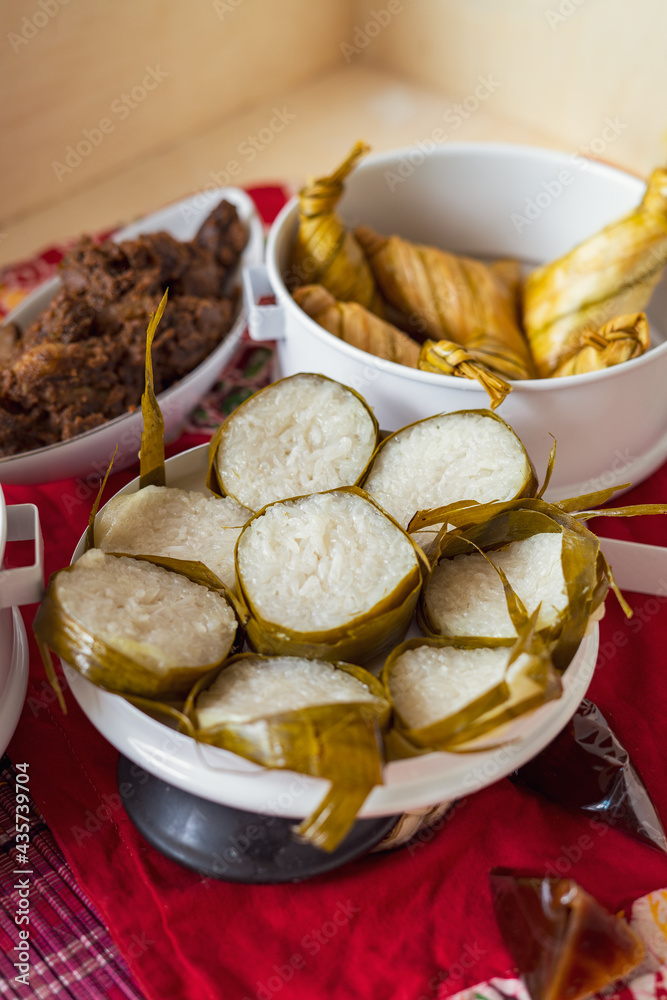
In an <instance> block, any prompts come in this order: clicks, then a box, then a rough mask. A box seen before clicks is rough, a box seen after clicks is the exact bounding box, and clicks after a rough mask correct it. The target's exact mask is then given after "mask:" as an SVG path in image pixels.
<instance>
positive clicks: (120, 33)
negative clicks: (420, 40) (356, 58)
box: [0, 0, 351, 228]
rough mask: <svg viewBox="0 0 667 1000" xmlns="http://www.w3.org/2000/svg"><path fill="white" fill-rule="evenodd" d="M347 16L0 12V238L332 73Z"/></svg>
mask: <svg viewBox="0 0 667 1000" xmlns="http://www.w3.org/2000/svg"><path fill="white" fill-rule="evenodd" d="M350 15H351V8H350V4H349V3H348V2H347V0H342V2H341V0H316V2H312V0H280V2H276V0H181V2H179V0H107V2H105V0H66V2H64V0H2V4H1V5H0V43H1V45H2V57H1V58H0V92H1V93H2V94H3V101H2V103H1V104H0V134H2V137H3V141H2V147H1V152H0V176H1V177H2V185H0V226H6V225H7V224H9V225H10V228H11V222H12V220H13V219H15V218H20V217H21V216H24V215H25V214H26V213H28V212H31V211H34V210H36V209H39V208H41V207H43V206H46V205H50V204H53V203H54V202H56V201H58V200H59V199H62V198H68V197H70V196H71V195H72V194H74V193H76V192H77V191H79V190H82V189H84V188H86V186H89V185H90V184H91V182H93V181H95V180H97V179H99V178H102V177H108V176H110V175H112V174H113V172H115V171H122V170H123V169H125V168H127V167H128V166H130V165H131V164H132V163H133V162H134V161H136V160H138V159H141V158H142V157H144V156H145V155H146V154H147V153H153V152H155V151H157V150H162V149H167V148H169V147H170V146H173V145H174V144H178V143H179V142H181V141H182V140H183V139H184V138H185V139H187V137H188V136H189V135H192V134H195V133H197V132H198V131H200V130H201V129H202V128H204V127H207V126H212V125H214V124H215V123H216V122H219V121H221V120H223V119H224V118H226V117H228V116H230V115H232V114H234V113H235V112H237V111H239V110H241V109H244V108H246V107H250V106H252V105H253V104H255V103H256V102H257V101H258V100H259V99H260V98H262V99H266V101H268V102H269V104H270V101H271V92H272V91H273V90H280V89H284V88H285V87H288V86H290V85H295V84H298V83H301V82H304V81H307V80H308V79H309V78H310V77H312V76H314V75H318V74H320V73H322V72H323V71H325V70H326V69H328V68H329V67H331V66H332V65H335V64H338V63H340V59H341V55H340V49H339V41H340V39H341V38H343V37H345V35H346V34H347V31H348V26H349V20H350ZM269 110H270V108H269ZM269 120H270V116H269V119H267V127H268V124H269ZM100 123H102V125H100ZM68 147H70V148H69V149H68ZM77 147H78V148H77Z"/></svg>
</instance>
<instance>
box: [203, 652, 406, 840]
mask: <svg viewBox="0 0 667 1000" xmlns="http://www.w3.org/2000/svg"><path fill="white" fill-rule="evenodd" d="M248 655H249V654H247V653H243V654H240V656H235V657H233V658H232V659H230V660H228V661H227V663H226V664H225V665H224V666H223V668H222V669H223V670H224V669H225V667H227V666H229V665H230V664H231V663H234V662H236V661H237V660H239V659H240V658H242V657H247V656H248ZM334 665H335V666H336V667H337V668H338V669H340V670H344V671H345V672H346V673H349V674H352V676H354V677H356V679H357V680H359V681H361V682H362V683H363V684H365V685H366V687H368V688H369V689H370V691H371V693H372V694H374V695H375V696H376V698H377V699H378V700H377V702H358V703H356V702H349V703H342V704H331V705H318V706H313V707H310V708H303V709H300V710H297V711H293V712H281V713H279V714H276V715H267V716H264V717H261V718H256V719H251V720H249V721H246V722H227V723H224V724H221V725H217V726H215V727H211V728H208V729H201V728H198V726H197V715H196V709H195V700H196V696H197V695H198V694H199V693H200V692H201V691H202V690H203V689H204V688H205V687H207V686H208V685H209V684H210V683H211V681H212V679H213V678H212V677H210V678H208V679H204V681H205V683H203V682H200V683H199V684H197V685H196V687H195V689H194V690H193V691H192V692H191V694H190V696H189V698H188V700H187V703H186V706H185V709H184V711H185V712H186V713H187V714H188V716H189V718H190V719H191V721H192V724H193V726H194V732H193V735H194V738H195V739H197V740H199V741H200V742H202V743H209V744H211V745H212V746H217V747H221V748H222V749H223V750H229V751H231V752H232V753H236V754H238V755H239V756H241V757H245V758H246V759H247V760H251V761H254V763H256V764H260V765H262V766H263V767H268V768H278V769H281V770H289V771H296V772H298V773H300V774H308V775H311V776H312V777H316V778H325V779H326V780H328V781H330V782H331V788H330V789H329V791H328V792H327V793H326V794H325V796H324V798H323V799H322V801H321V802H320V804H319V805H318V807H317V808H316V809H315V811H314V812H313V813H312V814H311V815H310V816H307V817H306V818H305V819H304V820H303V822H302V823H301V824H299V826H298V827H296V828H295V832H296V834H297V836H299V837H300V838H301V839H303V840H305V841H307V842H308V843H311V844H313V845H314V846H316V847H319V848H321V849H322V850H325V851H333V850H335V849H336V847H338V845H339V844H340V843H341V841H342V840H343V839H344V838H345V836H346V835H347V833H348V832H349V830H350V829H351V827H352V825H353V824H354V822H355V819H356V816H357V813H358V811H359V809H360V808H361V806H362V805H363V803H364V802H365V801H366V799H367V797H368V795H369V793H370V791H371V790H372V789H373V788H374V787H375V785H381V784H382V780H383V779H382V768H383V755H382V730H383V729H386V727H387V725H388V723H389V715H390V708H389V705H388V703H387V701H386V699H385V694H384V690H383V688H382V685H381V684H380V682H379V681H378V680H377V678H375V677H373V675H372V674H369V673H368V672H367V671H366V670H363V669H362V668H361V667H357V666H354V665H353V664H349V663H341V662H336V663H335V664H334ZM218 672H219V671H218ZM218 672H216V674H217V673H218Z"/></svg>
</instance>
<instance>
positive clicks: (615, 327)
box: [551, 313, 650, 378]
mask: <svg viewBox="0 0 667 1000" xmlns="http://www.w3.org/2000/svg"><path fill="white" fill-rule="evenodd" d="M577 343H578V346H577V347H576V348H575V349H574V351H573V352H572V353H571V354H569V355H567V356H566V357H564V358H563V359H562V361H561V362H560V363H559V365H558V367H557V368H556V369H555V371H553V372H552V373H551V377H552V378H561V377H562V376H564V375H581V374H582V373H583V372H596V371H602V370H603V369H605V368H612V367H613V366H614V365H620V364H622V363H623V362H624V361H630V360H631V359H632V358H638V357H639V356H640V355H641V354H643V353H644V352H645V351H647V350H648V348H649V345H650V337H649V329H648V320H647V319H646V316H645V314H644V313H631V314H630V315H629V316H616V318H615V319H612V320H610V321H609V323H605V324H604V326H601V327H600V329H599V330H585V331H584V332H583V333H582V334H580V336H579V339H578V342H577Z"/></svg>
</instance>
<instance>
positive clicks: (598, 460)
mask: <svg viewBox="0 0 667 1000" xmlns="http://www.w3.org/2000/svg"><path fill="white" fill-rule="evenodd" d="M564 173H566V174H567V176H568V177H569V181H568V182H567V183H566V184H561V183H560V181H559V177H561V176H563V175H564ZM401 178H402V179H401ZM644 190H645V184H644V183H643V182H642V181H641V180H640V179H639V178H637V177H634V176H632V175H630V174H628V173H626V172H624V171H622V170H619V169H616V168H614V167H611V166H609V165H607V164H603V163H599V162H595V161H592V160H586V159H584V158H583V157H578V158H575V157H573V156H572V155H571V154H567V153H563V152H557V151H554V150H548V149H533V148H530V147H526V146H513V145H505V144H501V143H475V142H471V143H445V144H443V145H441V146H437V147H434V148H433V149H432V150H431V151H429V152H424V151H423V150H421V149H418V148H408V149H399V150H392V151H391V152H387V153H379V154H376V155H371V156H368V157H366V158H364V159H363V160H362V161H361V162H360V163H359V165H358V166H357V168H356V169H355V170H354V171H353V173H352V174H351V175H350V177H349V178H348V179H347V181H346V188H345V194H344V195H343V197H342V199H341V202H340V214H341V216H342V218H343V219H344V220H345V221H346V223H347V224H348V225H350V226H356V225H359V224H361V223H364V224H367V225H370V226H372V227H373V228H374V229H376V230H377V231H378V232H379V233H382V234H391V233H398V234H400V235H402V236H404V237H405V238H406V239H410V240H413V241H416V242H420V243H427V244H431V245H434V246H439V247H443V248H446V249H448V250H450V251H452V252H454V253H461V254H467V255H469V256H474V257H481V258H487V259H495V258H499V257H514V258H517V259H518V260H520V261H521V262H522V263H523V264H524V265H525V267H526V269H527V270H532V269H533V268H534V267H535V266H537V265H538V264H541V263H542V262H543V261H547V260H554V259H555V258H557V257H559V256H560V255H561V254H563V253H565V252H566V251H567V250H569V249H571V248H572V247H573V246H575V245H576V244H577V243H579V242H580V241H581V240H583V239H585V238H587V237H588V236H590V235H592V234H594V233H596V232H597V231H599V229H601V228H602V227H603V226H605V225H607V224H609V223H610V222H613V221H614V220H616V219H618V218H620V217H621V216H623V215H625V214H626V213H627V212H629V211H630V210H632V209H633V208H634V207H635V206H636V205H637V204H638V203H639V201H640V200H641V198H642V196H643V193H644ZM549 191H550V192H551V193H552V194H551V196H550V197H549V196H548V192H549ZM527 201H536V203H537V204H538V206H543V207H542V208H541V209H540V210H538V213H537V216H536V215H535V212H534V211H533V212H532V213H531V217H530V218H529V219H527V220H526V221H525V222H521V221H520V220H519V221H518V222H517V217H518V216H525V210H526V209H525V206H526V202H527ZM297 216H298V199H296V198H294V199H292V200H291V201H290V202H289V203H288V204H287V205H286V206H285V208H284V209H283V210H282V211H281V213H280V214H279V215H278V217H277V218H276V220H275V222H274V223H273V225H272V226H271V230H270V233H269V237H268V241H267V247H266V264H265V265H259V266H257V267H255V268H248V269H246V270H245V271H244V294H245V298H246V309H247V311H248V326H249V330H250V334H251V336H252V337H253V338H254V339H255V340H260V341H261V340H266V339H270V340H275V341H277V360H278V365H279V369H280V373H281V375H292V374H294V373H296V372H301V371H313V372H321V373H323V374H325V375H329V377H330V378H334V379H337V380H338V381H340V382H343V383H344V384H346V385H349V386H352V388H354V389H356V390H357V391H358V392H360V393H361V394H362V396H364V398H365V399H366V400H367V401H368V402H369V403H370V405H371V406H372V407H373V409H374V411H375V416H376V417H377V419H378V421H379V423H380V426H381V427H384V428H386V429H387V430H396V429H397V428H399V427H403V426H405V425H406V424H408V423H412V422H413V421H415V420H419V419H421V418H423V417H428V416H432V415H433V414H435V413H441V412H447V411H451V410H463V409H476V408H479V407H486V406H488V397H487V394H486V392H485V390H484V389H483V388H482V386H480V385H478V384H477V383H476V382H472V381H470V380H468V379H463V378H456V377H454V376H448V375H439V374H436V373H431V372H422V371H417V370H415V369H413V368H407V367H405V366H403V365H398V364H396V363H394V362H392V361H384V360H382V359H380V358H376V357H374V356H373V355H371V354H368V353H366V352H365V351H361V350H359V349H358V348H356V347H352V346H351V345H349V344H346V343H345V342H344V341H342V340H339V339H338V338H337V337H334V336H333V335H332V334H330V333H328V332H327V331H326V330H324V329H323V328H322V327H320V326H319V325H318V324H317V323H315V322H314V321H313V320H312V319H310V318H309V317H308V316H307V315H306V314H305V313H304V312H303V311H302V310H301V309H300V308H299V307H298V306H297V305H296V303H295V302H294V301H293V299H292V298H291V295H290V292H289V289H288V287H287V283H286V279H285V276H286V275H287V276H289V274H290V250H291V246H292V242H293V238H294V233H295V231H296V228H297ZM306 277H307V276H306ZM269 293H271V294H274V295H275V297H276V304H275V305H259V304H258V303H259V299H260V298H261V297H262V296H265V295H267V294H269ZM648 316H649V319H650V320H651V336H652V340H653V343H654V344H655V346H654V347H652V348H651V350H650V351H648V352H647V353H646V354H644V355H642V356H641V357H639V358H636V359H634V360H632V361H628V362H626V363H625V364H622V365H618V366H616V367H614V368H609V369H607V370H606V371H600V372H591V373H587V374H583V375H574V376H567V377H565V378H558V379H527V380H525V381H519V382H514V384H513V391H512V392H511V393H510V395H509V396H507V398H506V399H505V400H504V402H503V403H502V404H501V405H500V407H499V409H498V411H497V412H498V414H499V416H501V417H503V418H504V419H505V420H506V421H507V422H508V423H509V424H511V426H512V427H513V428H514V430H515V431H516V433H517V434H518V435H519V437H520V438H521V440H522V441H523V443H524V445H525V446H526V449H527V451H528V454H529V455H530V456H531V458H532V459H533V461H534V462H535V465H536V468H537V470H538V473H539V474H540V475H542V474H543V471H544V469H545V467H546V463H547V457H548V455H549V450H550V448H551V445H552V443H553V438H554V437H555V438H556V440H557V444H558V457H557V461H556V466H555V469H554V474H553V477H552V479H551V483H550V486H549V490H548V493H547V498H548V499H550V500H558V499H562V498H564V497H571V496H579V495H580V494H583V493H587V492H591V491H593V490H597V489H601V488H603V487H606V486H610V485H614V484H616V483H625V482H632V483H634V484H636V483H638V482H640V481H641V480H642V479H645V478H646V477H647V476H648V475H650V473H651V472H653V471H654V470H655V469H657V468H658V467H659V466H660V465H661V464H662V463H663V462H664V460H665V458H667V393H665V391H664V387H665V384H666V383H667V342H665V335H666V334H667V318H666V317H667V278H666V277H663V279H662V280H661V281H660V283H659V284H658V286H657V288H656V290H655V292H654V294H653V297H652V299H651V304H650V306H649V308H648ZM552 435H553V437H552Z"/></svg>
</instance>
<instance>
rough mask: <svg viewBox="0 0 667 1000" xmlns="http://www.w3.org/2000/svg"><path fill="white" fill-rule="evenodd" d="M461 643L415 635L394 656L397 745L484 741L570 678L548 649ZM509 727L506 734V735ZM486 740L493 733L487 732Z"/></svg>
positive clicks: (389, 682)
mask: <svg viewBox="0 0 667 1000" xmlns="http://www.w3.org/2000/svg"><path fill="white" fill-rule="evenodd" d="M512 654H513V650H512V648H509V647H507V646H505V647H498V646H496V647H495V648H494V647H491V646H487V645H483V644H480V645H479V646H475V645H474V644H472V643H470V642H468V643H467V644H465V645H464V644H463V643H461V644H458V643H456V642H455V641H451V640H447V639H421V640H420V639H409V640H408V641H407V642H404V643H402V644H401V645H400V646H398V647H397V648H396V649H395V650H394V651H393V652H392V653H391V654H390V656H389V658H388V659H387V663H386V664H385V667H384V670H383V675H382V679H383V682H384V686H385V690H387V692H388V693H389V697H390V701H391V703H392V705H393V707H394V717H395V733H396V734H400V736H399V738H398V739H397V738H396V736H395V735H392V734H390V735H389V741H390V742H391V743H392V744H393V746H392V753H393V754H394V755H395V756H399V757H400V756H404V755H405V749H406V745H405V743H404V742H402V741H401V738H403V739H407V741H408V745H411V746H412V747H413V748H414V747H421V748H422V749H431V750H448V751H456V750H458V749H468V748H470V749H475V748H477V749H481V747H480V746H479V744H478V743H476V742H475V741H479V740H480V739H482V738H484V737H486V735H487V734H488V733H491V734H492V742H493V740H495V739H499V738H504V737H505V735H509V734H506V733H504V727H505V726H506V724H507V723H509V722H510V721H511V720H512V719H514V718H516V717H517V716H519V715H523V714H524V713H525V712H528V711H530V710H532V709H534V708H537V707H538V706H539V705H542V704H544V702H546V701H549V700H551V699H553V698H558V697H559V696H560V694H561V692H562V684H561V681H560V678H559V676H558V675H557V673H556V671H555V669H554V666H553V663H552V662H551V659H550V657H549V656H548V655H547V654H546V653H545V652H541V653H539V654H531V653H525V652H521V653H519V655H518V656H516V658H515V659H514V660H512V659H511V657H512ZM501 731H502V732H503V735H502V736H501ZM485 742H486V740H485Z"/></svg>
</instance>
